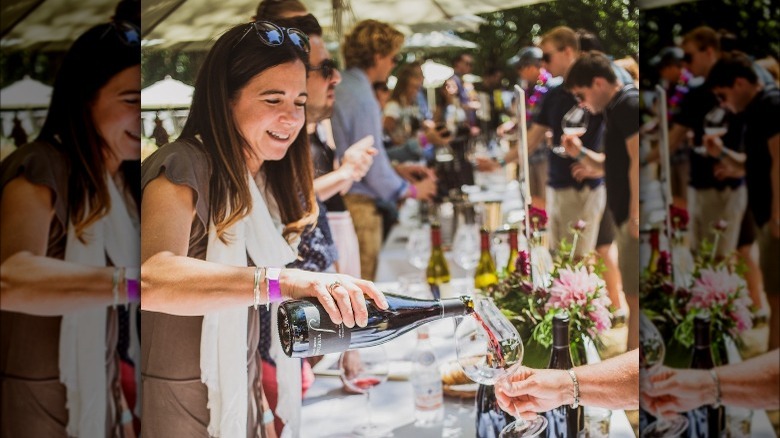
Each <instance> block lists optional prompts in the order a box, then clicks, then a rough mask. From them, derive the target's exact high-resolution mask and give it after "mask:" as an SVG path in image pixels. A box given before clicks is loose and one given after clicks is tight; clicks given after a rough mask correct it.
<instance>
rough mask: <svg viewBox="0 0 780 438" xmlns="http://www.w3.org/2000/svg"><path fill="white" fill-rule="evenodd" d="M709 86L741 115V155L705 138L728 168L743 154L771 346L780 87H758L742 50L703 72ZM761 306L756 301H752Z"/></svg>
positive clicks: (778, 276) (779, 207) (778, 235)
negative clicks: (769, 317)
mask: <svg viewBox="0 0 780 438" xmlns="http://www.w3.org/2000/svg"><path fill="white" fill-rule="evenodd" d="M706 85H707V87H708V88H710V89H711V90H712V92H713V94H714V95H715V96H716V97H717V98H718V100H719V101H720V102H721V106H723V107H725V108H727V109H729V110H730V111H732V112H734V113H738V114H740V115H742V116H743V117H744V126H743V130H742V133H741V134H742V136H741V137H742V138H741V140H742V143H743V144H744V145H745V153H744V157H741V156H739V155H736V154H730V153H724V151H725V148H724V145H723V141H722V140H721V139H720V138H718V137H714V136H706V137H705V144H706V145H707V149H708V152H710V154H711V155H715V156H718V157H719V158H720V159H722V160H724V161H726V162H727V163H729V164H730V165H732V166H741V162H743V158H744V168H745V180H746V183H747V195H748V209H749V210H750V211H751V212H752V213H753V217H754V218H755V222H756V225H758V227H759V229H760V231H759V238H758V243H759V248H760V254H761V255H760V263H761V271H762V273H763V276H764V288H765V290H766V292H767V298H769V302H770V306H771V308H772V318H773V324H774V327H773V328H770V333H771V337H772V340H771V341H770V348H773V347H776V346H777V345H778V342H777V335H778V332H780V330H778V329H777V324H778V316H780V315H778V312H780V309H778V297H779V296H780V264H778V255H780V124H778V123H777V115H778V114H780V91H778V89H777V88H770V89H767V88H765V87H763V86H762V85H761V83H760V82H759V79H758V76H757V74H756V72H755V70H754V69H753V67H752V62H751V61H750V59H749V58H748V57H747V56H745V55H744V54H740V53H732V54H727V55H724V56H723V57H722V58H721V59H720V60H719V61H718V62H717V63H716V64H715V65H714V66H713V67H712V70H711V71H710V74H709V76H707V83H706ZM755 304H756V305H759V304H760V303H755Z"/></svg>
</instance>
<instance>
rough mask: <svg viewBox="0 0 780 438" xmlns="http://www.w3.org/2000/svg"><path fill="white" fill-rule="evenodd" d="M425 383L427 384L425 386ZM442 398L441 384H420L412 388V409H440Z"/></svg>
mask: <svg viewBox="0 0 780 438" xmlns="http://www.w3.org/2000/svg"><path fill="white" fill-rule="evenodd" d="M426 383H427V384H426ZM443 403H444V398H443V394H442V390H441V383H439V384H438V385H436V384H435V383H433V382H430V383H428V382H421V383H420V384H418V385H416V386H415V387H414V407H415V409H417V410H420V411H433V410H436V409H441V407H442V405H443Z"/></svg>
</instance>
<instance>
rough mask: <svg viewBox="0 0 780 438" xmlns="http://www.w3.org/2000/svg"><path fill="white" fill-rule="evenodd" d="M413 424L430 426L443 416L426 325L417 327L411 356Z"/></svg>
mask: <svg viewBox="0 0 780 438" xmlns="http://www.w3.org/2000/svg"><path fill="white" fill-rule="evenodd" d="M412 361H413V362H412V363H413V366H412V376H411V381H412V388H413V389H414V415H415V420H416V421H415V426H419V427H432V426H435V425H437V424H441V422H442V420H443V418H444V396H443V393H442V384H441V373H440V371H439V363H438V362H437V361H436V354H434V352H433V348H432V347H431V341H430V339H429V335H428V327H420V328H418V329H417V348H416V349H415V350H414V354H413V356H412Z"/></svg>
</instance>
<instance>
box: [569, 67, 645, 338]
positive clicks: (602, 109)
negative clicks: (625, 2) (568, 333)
mask: <svg viewBox="0 0 780 438" xmlns="http://www.w3.org/2000/svg"><path fill="white" fill-rule="evenodd" d="M565 86H566V88H568V89H569V90H570V91H571V92H572V93H573V95H574V96H576V98H577V100H578V101H579V102H580V105H581V106H584V107H585V108H587V109H588V110H590V111H591V112H592V113H594V114H603V116H604V121H605V129H604V153H600V152H596V151H593V150H590V149H588V148H585V147H583V145H582V141H581V140H580V138H579V137H577V136H574V135H564V136H563V138H562V143H563V146H564V147H565V148H566V152H567V153H568V154H569V155H571V156H573V157H577V161H579V162H580V164H582V165H583V166H586V167H588V168H591V169H593V170H600V169H603V171H604V176H605V179H606V186H607V207H608V208H609V209H610V211H611V213H612V215H613V217H614V220H615V224H616V225H617V227H618V232H617V242H618V261H619V265H620V274H621V276H622V278H623V291H624V292H625V294H626V300H627V301H628V305H629V309H630V314H631V316H630V323H629V345H634V344H633V343H632V342H635V338H636V336H637V333H638V329H639V324H638V322H639V319H638V313H637V312H638V310H639V308H638V304H639V295H638V294H639V262H638V260H639V90H637V89H636V88H635V87H634V86H633V84H628V85H623V84H622V83H621V82H620V81H618V79H617V76H616V75H615V72H614V70H613V69H612V66H611V65H610V61H609V58H607V57H606V56H605V55H604V54H603V53H600V52H587V53H584V54H582V55H580V57H579V58H578V59H577V61H576V62H574V64H573V65H572V66H571V68H570V69H569V71H568V72H567V74H566V81H565Z"/></svg>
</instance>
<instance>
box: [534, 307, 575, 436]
mask: <svg viewBox="0 0 780 438" xmlns="http://www.w3.org/2000/svg"><path fill="white" fill-rule="evenodd" d="M552 332H553V333H552V334H553V346H552V353H551V354H550V364H549V366H548V367H547V368H549V369H556V370H568V369H571V368H573V367H574V364H573V362H572V359H571V350H570V344H569V314H568V313H565V312H562V313H558V314H556V315H555V317H554V318H553V328H552ZM544 416H545V417H546V418H547V436H548V437H550V438H566V437H578V436H580V435H579V433H580V431H582V430H583V429H584V428H585V414H584V412H583V408H582V406H578V407H577V409H572V407H571V406H569V405H564V406H559V407H557V408H555V409H553V410H550V411H547V412H545V413H544Z"/></svg>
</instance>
